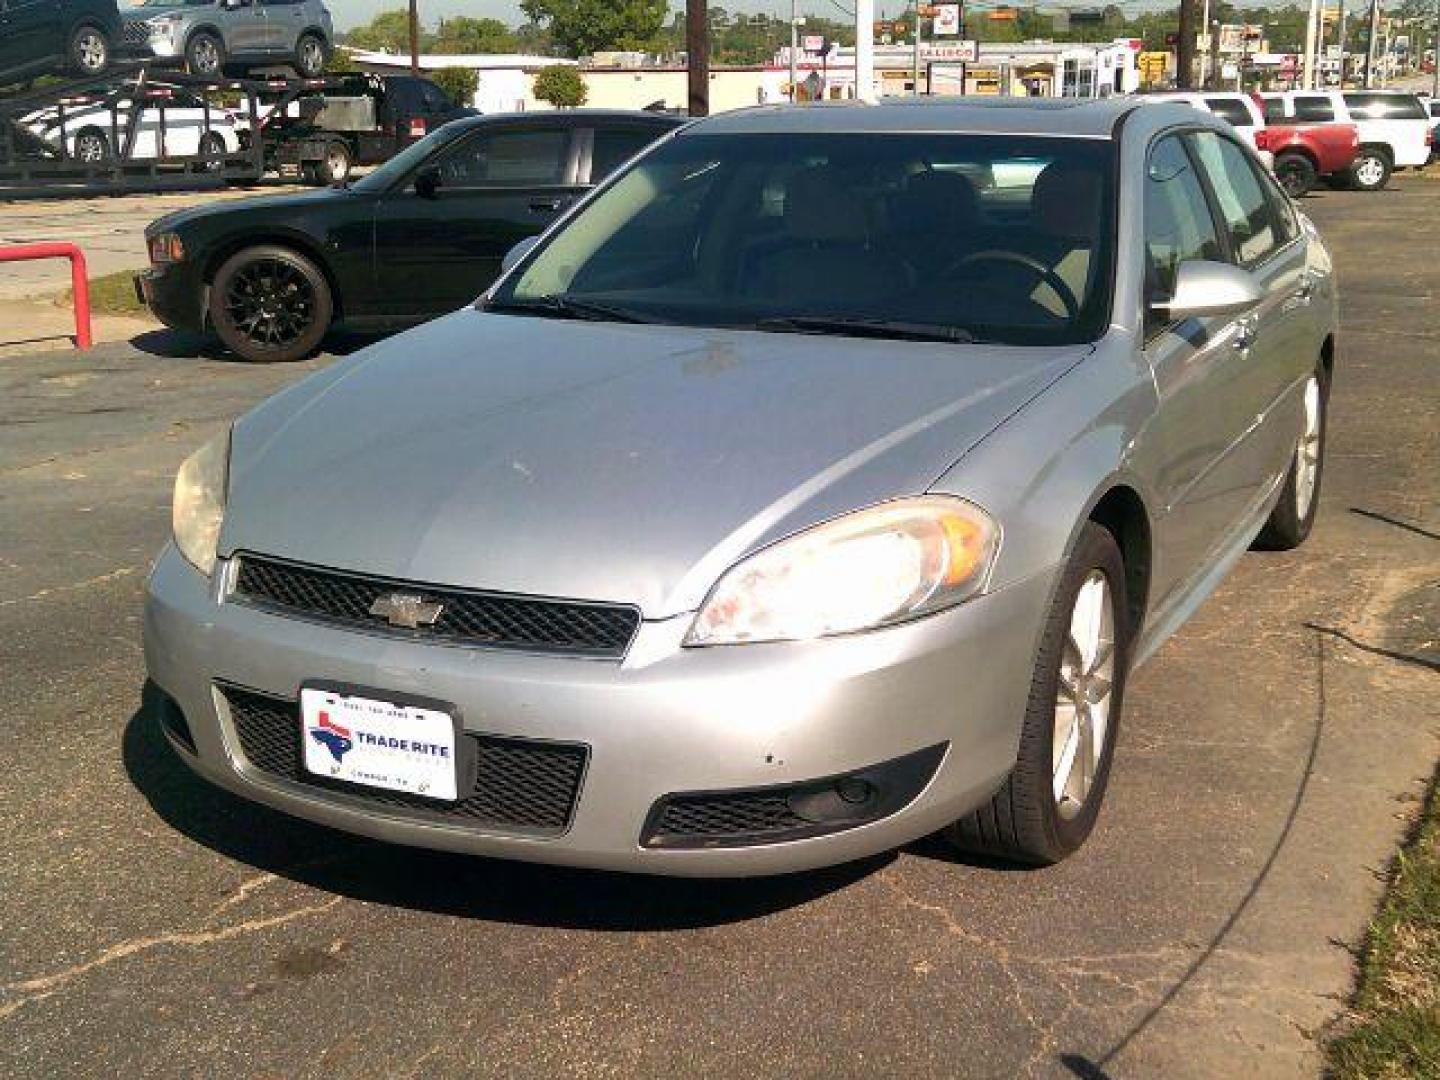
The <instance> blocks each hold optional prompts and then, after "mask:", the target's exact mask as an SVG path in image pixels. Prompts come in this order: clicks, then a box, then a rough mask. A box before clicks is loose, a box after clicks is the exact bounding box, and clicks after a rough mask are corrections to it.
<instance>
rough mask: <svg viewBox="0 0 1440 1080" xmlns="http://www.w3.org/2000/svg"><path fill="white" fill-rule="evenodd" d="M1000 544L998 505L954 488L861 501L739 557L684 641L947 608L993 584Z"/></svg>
mask: <svg viewBox="0 0 1440 1080" xmlns="http://www.w3.org/2000/svg"><path fill="white" fill-rule="evenodd" d="M999 544H1000V529H999V527H998V526H997V525H996V524H995V522H994V520H993V519H991V517H990V515H989V514H987V513H985V511H983V510H981V509H980V508H979V507H978V506H975V505H973V504H971V503H968V502H965V501H963V500H961V499H956V498H952V497H950V496H947V495H934V496H923V497H920V498H913V499H898V500H896V501H895V502H889V503H884V504H882V505H880V506H875V507H871V508H870V509H867V510H859V511H857V512H855V513H853V514H847V515H845V516H844V517H841V518H837V519H835V520H834V521H830V522H826V523H825V524H823V525H817V526H816V527H814V528H812V529H807V530H806V531H805V532H802V533H798V534H796V535H795V536H792V537H790V538H789V539H787V540H782V541H780V542H779V543H777V544H774V545H772V546H770V547H768V548H765V549H764V550H762V551H758V552H756V553H755V554H754V555H751V556H750V557H749V558H748V559H746V560H745V561H743V562H741V563H738V564H736V565H735V566H733V567H731V568H730V569H729V570H728V571H726V573H725V575H724V576H723V577H722V578H721V579H720V580H719V582H717V583H716V585H715V587H714V588H713V589H712V590H711V591H710V595H709V597H708V598H707V599H706V601H705V603H704V604H703V605H702V606H701V608H700V613H699V614H698V615H696V616H695V622H694V624H693V625H692V626H691V627H690V632H689V633H688V634H686V635H685V644H686V645H738V644H742V643H744V642H754V641H796V640H801V639H804V638H815V637H823V636H824V635H826V634H844V633H848V632H851V631H855V630H869V629H872V628H874V627H879V626H887V625H889V624H891V623H897V622H902V621H904V620H906V619H912V618H915V617H916V616H918V615H925V614H928V613H930V612H932V611H938V610H940V609H941V608H945V607H949V606H951V605H953V604H958V603H960V602H961V601H962V600H966V599H968V598H969V597H971V596H974V595H975V594H976V593H977V592H979V591H980V590H981V589H983V588H984V587H985V580H986V578H987V577H988V575H989V572H990V565H991V563H992V562H994V559H995V553H996V551H997V550H998V548H999Z"/></svg>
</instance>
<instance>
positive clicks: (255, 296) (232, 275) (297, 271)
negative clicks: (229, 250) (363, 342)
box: [209, 244, 335, 363]
mask: <svg viewBox="0 0 1440 1080" xmlns="http://www.w3.org/2000/svg"><path fill="white" fill-rule="evenodd" d="M334 314H335V303H334V298H333V297H332V296H331V293H330V283H329V282H328V281H327V280H326V278H325V275H324V273H323V272H322V271H321V270H320V268H319V267H318V266H316V265H315V263H313V262H312V261H311V260H310V259H308V258H306V257H305V256H304V255H302V254H300V252H298V251H296V250H294V249H293V248H288V247H281V246H279V245H275V244H260V245H257V246H255V247H250V248H245V249H244V250H242V251H239V252H236V253H235V254H234V255H232V256H230V258H228V259H226V260H225V262H224V263H222V264H221V265H220V268H219V269H218V270H217V271H216V272H215V280H214V281H213V282H212V283H211V286H210V306H209V315H210V324H211V325H212V326H213V327H214V328H215V332H216V333H217V334H218V335H219V336H220V340H221V341H223V342H224V343H225V346H226V348H228V349H229V350H230V351H231V352H233V353H235V354H236V355H237V356H239V357H241V358H243V359H245V360H250V361H254V362H258V363H282V362H286V361H290V360H303V359H305V357H307V356H309V355H310V354H311V353H313V352H314V351H315V350H316V348H318V347H319V345H320V342H321V340H323V339H324V337H325V332H326V331H327V330H329V329H330V322H331V320H332V319H333V318H334Z"/></svg>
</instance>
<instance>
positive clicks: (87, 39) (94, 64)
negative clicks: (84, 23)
mask: <svg viewBox="0 0 1440 1080" xmlns="http://www.w3.org/2000/svg"><path fill="white" fill-rule="evenodd" d="M79 51H80V66H81V67H83V68H84V69H85V70H86V71H99V70H100V69H101V68H102V67H104V66H105V39H104V38H102V37H101V36H100V35H99V34H97V33H96V32H95V31H93V30H91V31H88V32H86V33H84V34H82V35H81V36H80V42H79Z"/></svg>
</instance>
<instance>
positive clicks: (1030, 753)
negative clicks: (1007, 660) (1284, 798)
mask: <svg viewBox="0 0 1440 1080" xmlns="http://www.w3.org/2000/svg"><path fill="white" fill-rule="evenodd" d="M1095 571H1098V572H1099V573H1101V574H1103V575H1104V577H1105V579H1106V583H1107V584H1108V585H1109V587H1110V598H1111V614H1112V618H1113V621H1114V634H1113V636H1114V653H1113V657H1114V664H1113V675H1112V682H1111V686H1110V702H1109V715H1108V718H1107V724H1106V736H1105V739H1104V742H1103V744H1102V747H1101V751H1100V755H1099V759H1098V762H1097V763H1096V766H1095V771H1094V774H1093V776H1094V779H1093V780H1092V781H1091V785H1090V788H1089V791H1088V793H1087V794H1086V796H1085V798H1084V800H1083V802H1082V803H1081V804H1080V805H1079V807H1078V809H1077V810H1076V812H1075V813H1074V814H1073V815H1072V816H1066V815H1064V814H1062V813H1061V810H1060V806H1059V804H1058V802H1057V800H1056V797H1055V793H1054V786H1053V784H1054V781H1053V776H1054V772H1055V769H1054V765H1053V758H1052V754H1053V752H1054V740H1055V711H1056V701H1057V695H1058V694H1059V691H1060V669H1061V663H1062V661H1063V660H1064V658H1065V643H1066V640H1067V638H1068V636H1069V633H1070V618H1071V614H1072V611H1073V609H1074V607H1075V600H1076V597H1077V596H1078V595H1079V592H1080V588H1081V586H1082V585H1083V584H1084V583H1085V582H1086V580H1087V578H1089V576H1090V575H1091V574H1092V573H1093V572H1095ZM1128 611H1129V608H1128V605H1127V600H1126V595H1125V564H1124V561H1123V559H1122V558H1121V556H1120V548H1119V545H1118V544H1117V543H1116V542H1115V537H1114V536H1112V535H1111V534H1110V532H1109V531H1108V530H1106V529H1104V528H1102V527H1101V526H1099V525H1097V524H1095V523H1094V522H1086V523H1085V525H1084V527H1083V528H1082V529H1081V532H1080V537H1079V540H1078V541H1077V543H1076V545H1075V551H1074V554H1073V555H1072V556H1071V557H1070V562H1069V564H1068V565H1067V566H1066V568H1065V572H1064V576H1063V577H1062V579H1061V581H1060V587H1059V588H1058V589H1057V591H1056V595H1055V599H1054V601H1053V604H1052V607H1051V610H1050V614H1049V616H1048V617H1047V619H1046V622H1045V630H1044V635H1043V637H1042V638H1041V641H1040V652H1039V655H1038V656H1037V657H1036V660H1035V671H1034V674H1033V677H1032V679H1031V682H1030V697H1029V701H1028V702H1027V704H1026V709H1025V720H1024V724H1023V726H1022V728H1021V731H1020V753H1019V756H1018V758H1017V760H1016V762H1015V768H1014V769H1013V770H1012V771H1011V773H1010V776H1009V777H1008V778H1007V779H1006V781H1005V784H1004V786H1003V787H1001V789H1000V790H999V792H998V793H996V795H995V796H994V797H993V798H992V799H991V800H990V802H988V803H987V804H985V805H984V806H982V807H980V808H979V809H978V810H976V811H975V812H973V813H972V814H970V815H969V816H968V817H964V818H961V819H960V820H959V821H957V822H955V823H954V824H953V825H950V826H948V827H947V828H946V829H945V830H944V833H945V835H946V837H947V838H948V839H949V840H950V841H951V842H952V843H953V844H955V845H956V846H957V847H959V848H960V849H961V850H962V851H966V852H970V853H973V854H977V855H983V856H988V857H991V858H999V859H1004V860H1006V861H1008V862H1015V863H1022V864H1026V865H1031V866H1045V865H1049V864H1051V863H1056V862H1059V861H1060V860H1061V859H1063V858H1065V857H1066V856H1067V855H1069V854H1070V853H1072V852H1073V851H1075V850H1076V849H1077V848H1078V847H1080V845H1081V844H1083V843H1084V842H1085V839H1086V837H1088V836H1089V835H1090V832H1091V830H1092V829H1094V827H1095V820H1096V818H1097V816H1098V815H1099V812H1100V805H1101V803H1102V802H1103V801H1104V799H1105V789H1106V787H1107V785H1108V783H1109V779H1110V764H1111V762H1112V761H1113V759H1114V756H1115V741H1116V737H1117V736H1118V734H1119V728H1120V714H1121V708H1122V705H1123V702H1124V694H1125V676H1126V672H1127V670H1128V668H1129V663H1130V634H1131V629H1130V626H1129V619H1128V616H1127V612H1128Z"/></svg>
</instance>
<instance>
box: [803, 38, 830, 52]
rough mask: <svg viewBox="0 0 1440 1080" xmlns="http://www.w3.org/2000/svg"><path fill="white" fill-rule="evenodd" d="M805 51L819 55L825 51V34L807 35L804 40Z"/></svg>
mask: <svg viewBox="0 0 1440 1080" xmlns="http://www.w3.org/2000/svg"><path fill="white" fill-rule="evenodd" d="M804 46H805V51H806V52H807V53H814V54H815V55H817V56H818V55H819V54H820V53H823V52H824V51H825V35H824V34H806V35H805V40H804Z"/></svg>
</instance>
